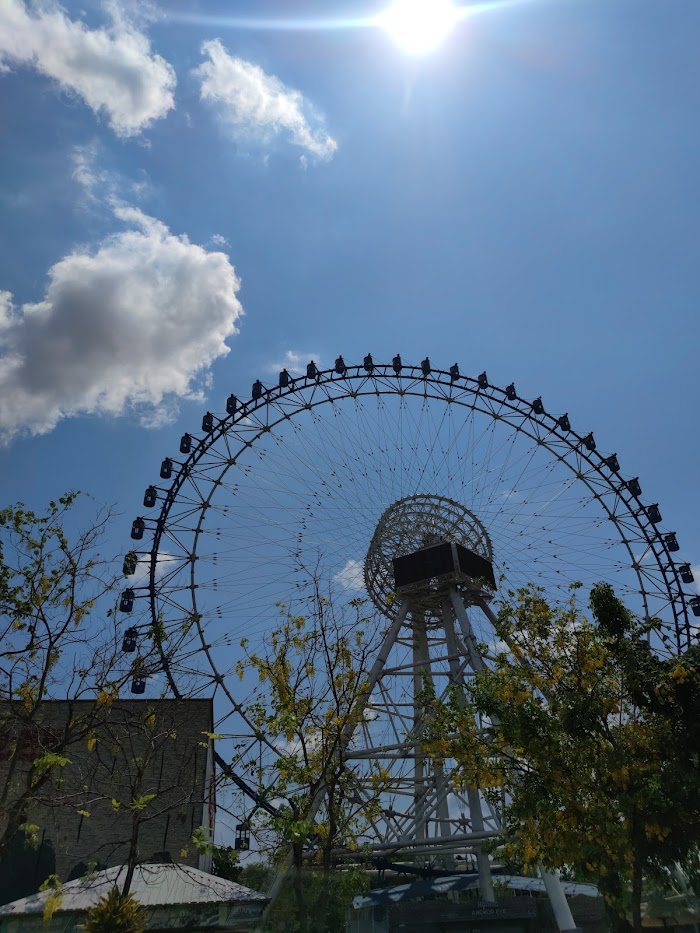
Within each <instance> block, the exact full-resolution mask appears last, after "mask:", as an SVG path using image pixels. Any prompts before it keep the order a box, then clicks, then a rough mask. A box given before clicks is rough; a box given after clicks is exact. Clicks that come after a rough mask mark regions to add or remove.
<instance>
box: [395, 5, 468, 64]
mask: <svg viewBox="0 0 700 933" xmlns="http://www.w3.org/2000/svg"><path fill="white" fill-rule="evenodd" d="M458 19H459V12H458V11H457V9H456V8H455V6H454V5H453V3H452V2H451V0H396V2H395V3H394V5H393V6H392V7H390V8H389V9H388V10H387V11H386V13H384V14H383V15H382V16H381V24H382V26H383V27H384V29H385V30H386V31H387V33H388V34H389V35H390V36H391V38H392V39H393V40H394V42H396V44H397V45H398V46H399V47H400V48H402V49H403V50H404V52H408V53H409V54H410V55H426V54H427V53H428V52H432V51H433V50H434V49H436V48H437V47H438V46H439V45H440V43H441V42H442V41H443V40H444V39H445V38H446V37H447V35H448V34H449V32H450V31H451V29H452V27H453V26H454V25H455V23H456V22H457V20H458Z"/></svg>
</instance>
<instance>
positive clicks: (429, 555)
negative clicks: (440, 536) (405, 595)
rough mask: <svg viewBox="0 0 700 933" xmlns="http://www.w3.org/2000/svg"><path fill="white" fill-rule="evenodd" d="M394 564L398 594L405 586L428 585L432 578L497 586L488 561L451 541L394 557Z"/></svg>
mask: <svg viewBox="0 0 700 933" xmlns="http://www.w3.org/2000/svg"><path fill="white" fill-rule="evenodd" d="M393 564H394V584H395V586H396V592H397V593H401V592H402V591H405V590H406V589H407V588H409V589H414V588H416V587H420V586H426V587H427V586H429V585H430V583H431V581H433V580H437V581H438V582H445V583H447V582H455V583H459V582H468V581H472V582H474V581H479V582H482V583H485V585H486V586H487V587H488V588H489V589H492V590H495V589H496V579H495V577H494V573H493V565H492V564H491V561H489V560H487V559H486V558H485V557H481V556H480V555H479V554H476V553H475V552H474V551H470V550H469V549H468V548H466V547H464V545H462V544H457V543H456V542H454V541H443V542H441V543H439V544H433V545H431V546H430V547H425V548H421V549H420V550H419V551H413V553H411V554H406V555H404V556H403V557H395V558H394V560H393Z"/></svg>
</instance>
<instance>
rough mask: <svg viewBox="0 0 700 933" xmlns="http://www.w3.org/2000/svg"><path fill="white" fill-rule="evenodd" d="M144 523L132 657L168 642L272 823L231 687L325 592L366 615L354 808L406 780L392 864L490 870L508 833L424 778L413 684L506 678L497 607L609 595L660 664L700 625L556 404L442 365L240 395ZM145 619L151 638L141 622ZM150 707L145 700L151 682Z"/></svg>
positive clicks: (130, 589)
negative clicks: (368, 656)
mask: <svg viewBox="0 0 700 933" xmlns="http://www.w3.org/2000/svg"><path fill="white" fill-rule="evenodd" d="M144 507H145V508H146V510H147V511H146V512H145V513H144V514H143V515H141V516H139V517H137V518H136V519H135V520H134V522H133V527H132V538H133V539H134V541H135V542H136V543H135V549H134V550H131V551H130V552H129V553H128V554H127V556H126V558H125V561H124V572H125V575H126V576H127V586H126V588H125V590H124V592H123V594H122V598H121V603H120V608H121V609H122V611H123V612H124V613H125V614H127V615H128V614H129V613H134V616H132V617H131V619H130V620H129V621H127V628H126V633H125V639H124V647H125V650H127V651H134V650H139V646H140V644H141V643H143V642H144V641H145V639H146V638H147V637H148V633H151V635H152V633H153V632H154V631H157V632H158V633H159V637H158V651H159V658H160V660H159V665H158V666H159V673H158V676H159V677H161V678H165V681H166V682H167V686H168V688H169V690H170V691H171V692H172V694H173V695H174V696H176V697H185V696H187V697H190V696H197V695H200V696H202V695H206V696H210V695H214V697H215V712H216V716H217V719H218V720H220V721H221V722H225V723H226V732H227V734H228V733H231V734H235V735H236V737H237V740H238V746H237V747H238V748H239V749H240V748H241V747H243V749H244V751H243V752H240V751H239V752H238V754H237V760H238V764H237V765H236V768H235V769H231V767H230V761H229V763H228V764H227V762H226V751H225V743H224V744H222V743H220V744H219V761H220V763H221V764H222V765H224V766H226V767H228V768H229V770H230V773H231V775H232V776H233V777H234V779H235V780H236V782H237V783H238V786H239V787H240V788H241V789H242V790H243V791H244V793H247V794H249V796H250V797H251V799H252V800H253V801H254V803H255V805H256V806H262V807H268V808H269V807H270V806H271V803H270V801H269V800H268V799H266V796H265V793H264V790H263V792H262V793H261V791H260V789H253V788H252V787H251V786H250V784H249V783H248V782H247V781H246V780H245V779H244V777H242V775H244V774H245V767H246V760H245V756H246V755H249V756H250V760H251V761H253V760H254V758H255V756H256V755H259V754H260V749H259V747H258V746H259V738H260V737H259V735H256V730H255V729H254V728H253V726H252V724H251V723H250V722H249V720H248V717H247V714H246V709H247V708H248V706H249V705H250V703H251V701H252V700H253V698H254V695H255V690H256V686H255V685H252V684H247V683H246V682H245V681H244V682H241V681H240V679H239V678H238V677H237V676H236V674H235V669H236V664H237V662H238V660H239V659H240V649H239V645H240V643H241V640H242V639H243V638H245V639H247V641H248V643H249V644H250V645H251V646H252V649H253V650H254V649H255V648H256V646H259V645H262V644H263V643H264V641H265V638H266V636H268V635H269V633H270V631H271V629H272V627H273V626H274V624H275V621H276V619H277V618H278V609H277V606H278V605H279V604H280V603H283V604H285V605H288V604H289V603H290V602H292V601H294V599H296V598H302V597H303V596H304V594H306V593H307V592H308V590H309V587H310V586H311V585H312V584H313V583H314V581H317V580H318V579H321V580H323V581H325V585H327V587H328V591H329V592H330V593H332V598H335V599H353V598H366V599H367V601H368V605H369V606H370V609H371V612H372V613H373V618H374V620H375V625H374V626H373V632H374V633H375V635H376V636H377V638H378V642H377V660H376V663H375V665H374V667H373V668H372V684H371V697H370V698H369V700H368V706H370V707H371V715H367V716H366V717H365V720H364V723H363V725H362V727H361V728H360V729H359V730H358V732H357V734H356V735H354V736H353V737H352V739H351V741H350V742H349V748H348V758H349V760H350V761H352V762H354V767H356V769H357V774H358V788H359V790H358V793H362V789H361V788H362V774H363V771H362V769H363V762H366V761H368V760H380V759H381V760H382V761H385V762H387V768H388V769H389V771H390V772H391V775H392V781H391V782H390V786H389V787H388V789H387V791H386V794H385V800H384V805H383V807H382V811H381V814H380V816H378V817H377V818H375V819H374V820H373V822H372V825H371V826H370V827H369V828H368V830H367V840H366V842H367V845H368V847H369V848H370V849H372V850H373V851H375V852H378V853H384V854H391V855H394V854H396V853H406V852H410V853H412V854H413V855H414V856H416V857H420V855H421V854H425V853H426V852H428V851H432V850H437V849H439V850H440V851H441V852H444V853H448V854H449V855H451V856H452V857H453V856H454V855H455V854H457V853H459V852H460V851H470V852H472V853H476V856H479V854H480V848H479V846H480V842H481V841H482V840H483V839H486V838H489V837H490V836H492V835H495V834H496V833H497V832H498V814H497V813H496V812H495V811H494V810H493V808H492V807H491V806H490V805H489V804H488V803H487V802H486V801H485V800H484V799H483V797H482V796H481V795H480V794H479V792H478V789H475V788H471V789H469V791H465V792H464V794H463V795H461V796H460V795H457V794H455V793H454V792H453V791H452V790H451V789H450V788H449V787H448V782H447V779H446V778H445V776H444V775H443V774H440V773H436V771H435V769H432V770H430V769H429V768H427V766H426V764H425V762H424V761H422V759H421V756H420V753H419V752H418V751H416V749H417V747H418V745H419V736H417V735H416V722H417V720H418V719H419V718H420V717H419V715H418V712H419V711H418V703H419V701H418V693H419V685H418V680H419V679H420V678H419V677H417V672H418V674H420V672H421V671H425V670H426V669H429V670H430V671H431V673H432V674H434V676H435V677H436V678H437V679H438V680H439V679H440V678H442V681H441V682H443V683H444V685H445V688H446V687H447V685H448V684H450V683H454V682H462V681H463V680H464V678H465V677H468V676H469V675H470V673H471V672H473V671H474V670H478V669H479V667H480V665H484V664H487V663H488V659H489V653H490V651H493V650H495V648H494V640H495V634H494V624H493V623H494V613H493V608H492V603H493V600H494V599H496V600H497V599H498V595H499V593H504V592H507V591H509V590H510V591H514V590H517V589H519V588H520V587H524V586H528V585H536V586H539V587H541V588H542V589H543V590H544V591H545V594H546V597H547V599H548V600H550V601H551V602H557V601H562V602H563V601H564V600H566V599H568V597H569V594H570V587H571V585H572V584H574V583H581V584H582V585H583V587H584V592H587V591H588V590H590V588H591V587H592V586H593V585H594V584H596V583H598V582H601V581H603V582H608V583H610V584H612V586H613V587H614V588H615V591H616V593H617V595H618V596H619V597H620V598H621V599H623V601H624V602H625V603H626V604H627V606H628V607H629V608H630V609H631V610H632V611H633V612H635V613H636V614H637V615H639V616H640V617H644V618H652V617H653V618H657V619H659V620H661V623H662V634H663V639H662V642H660V643H659V645H658V646H657V647H658V649H659V650H662V651H668V652H673V653H678V652H681V651H683V650H684V649H685V648H686V647H687V645H688V644H689V643H690V642H691V640H692V639H693V638H694V637H695V630H694V617H697V616H700V597H697V596H695V595H693V594H692V593H691V592H689V588H688V585H689V584H691V583H692V582H693V576H692V572H691V568H690V566H689V564H687V563H682V562H679V561H677V560H676V554H677V552H678V551H679V545H678V542H677V539H676V535H675V534H674V532H672V531H668V530H666V529H664V528H663V525H662V516H661V511H660V507H659V505H658V504H656V503H648V502H647V501H646V500H645V499H644V498H643V495H642V488H641V483H640V480H639V479H638V478H637V477H635V476H634V475H630V473H628V472H627V471H625V470H624V469H623V467H622V466H621V464H620V463H619V462H618V457H617V456H616V454H615V453H613V452H610V451H608V450H607V449H606V450H604V451H601V450H599V448H598V442H597V440H596V438H594V435H593V433H591V432H589V431H584V432H579V431H578V430H577V429H576V428H575V427H574V426H572V424H571V423H570V421H569V418H568V416H567V414H563V413H560V414H553V413H550V412H549V411H548V410H547V409H546V408H545V404H544V402H543V400H542V399H541V398H536V399H534V400H526V399H523V398H521V397H520V396H519V395H518V393H517V391H516V389H515V386H514V385H513V384H510V385H508V386H507V387H505V388H499V387H497V386H493V385H491V384H490V382H489V380H488V377H487V374H486V373H481V374H480V375H474V376H472V375H464V374H462V373H461V372H460V369H459V367H458V366H457V365H456V364H455V365H454V366H452V367H450V368H449V369H447V370H441V369H435V368H433V366H432V365H431V363H430V360H429V359H427V358H426V359H425V360H423V361H422V362H421V364H420V365H419V366H413V365H406V364H404V363H403V362H402V360H401V358H400V357H399V356H396V357H395V358H394V359H393V360H392V362H391V363H388V364H380V363H376V362H375V361H374V360H373V358H372V356H371V355H367V356H366V357H365V358H364V360H363V362H362V363H361V364H360V365H348V364H346V363H345V361H344V360H343V358H342V357H339V358H338V359H337V360H336V361H335V365H334V366H333V367H332V368H330V369H320V368H318V367H317V366H316V365H315V363H314V362H310V363H309V364H308V366H307V368H306V373H305V375H301V376H298V377H293V376H292V375H290V373H288V372H287V371H286V370H282V372H280V373H279V377H278V378H277V379H276V380H275V385H272V386H266V385H264V384H263V383H262V382H261V381H260V380H258V381H256V382H255V383H254V385H253V387H252V393H251V397H250V398H248V399H245V400H243V399H240V398H238V397H236V396H235V395H230V396H229V397H228V399H227V401H226V405H225V411H221V412H206V413H205V414H204V416H203V418H202V423H201V429H200V430H198V431H196V432H193V433H191V434H190V433H186V434H184V435H183V436H182V438H181V440H180V445H179V453H178V454H174V455H171V456H170V455H169V456H167V457H166V458H165V459H164V460H163V462H162V464H161V468H160V479H159V481H157V482H156V483H154V484H153V485H151V486H149V487H148V489H147V490H146V493H145V496H144ZM140 542H144V544H143V545H142V544H141V543H140ZM139 606H142V607H144V611H145V621H142V622H139V621H132V620H133V619H135V618H137V617H138V607H139ZM133 689H134V690H135V692H143V691H144V690H145V689H146V682H145V675H144V676H139V677H137V678H135V680H134V685H133ZM217 731H218V730H217ZM221 731H224V730H221ZM246 737H247V738H248V739H249V743H248V744H247V745H246ZM256 742H257V743H258V746H256ZM428 772H430V773H428ZM479 868H480V872H481V871H482V870H485V865H484V862H483V859H482V860H481V862H480V864H479Z"/></svg>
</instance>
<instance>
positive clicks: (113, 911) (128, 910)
mask: <svg viewBox="0 0 700 933" xmlns="http://www.w3.org/2000/svg"><path fill="white" fill-rule="evenodd" d="M82 929H83V931H84V933H143V931H144V930H145V929H146V917H145V914H144V910H143V908H142V907H141V905H140V904H139V903H138V901H137V900H135V899H134V898H133V897H132V896H131V895H130V894H121V893H120V892H119V891H118V890H117V888H112V889H111V891H109V893H108V894H107V895H106V896H105V897H102V898H100V901H99V903H98V904H96V905H95V906H94V907H90V908H89V910H88V911H87V913H86V915H85V923H84V925H83V927H82Z"/></svg>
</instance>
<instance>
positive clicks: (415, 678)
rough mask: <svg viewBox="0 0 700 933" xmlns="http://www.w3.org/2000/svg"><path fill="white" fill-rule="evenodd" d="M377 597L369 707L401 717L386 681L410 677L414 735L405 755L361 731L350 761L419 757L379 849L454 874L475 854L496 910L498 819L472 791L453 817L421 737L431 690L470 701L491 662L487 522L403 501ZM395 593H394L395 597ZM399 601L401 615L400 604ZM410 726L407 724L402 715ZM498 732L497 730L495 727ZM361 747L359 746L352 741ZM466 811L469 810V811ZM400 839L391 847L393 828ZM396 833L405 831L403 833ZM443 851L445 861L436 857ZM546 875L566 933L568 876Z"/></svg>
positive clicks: (432, 502) (389, 526)
mask: <svg viewBox="0 0 700 933" xmlns="http://www.w3.org/2000/svg"><path fill="white" fill-rule="evenodd" d="M364 574H365V584H366V586H367V591H368V593H369V595H370V598H371V599H372V601H373V602H374V604H375V605H376V606H377V608H378V609H380V611H381V612H382V614H383V615H384V616H386V617H387V618H388V619H389V620H391V623H390V625H389V626H388V628H387V631H386V633H385V636H384V639H383V642H382V645H381V648H380V650H379V652H378V654H377V658H376V661H375V664H374V666H373V668H372V671H371V674H370V677H369V682H368V685H367V688H366V691H365V694H364V696H363V698H361V701H360V702H363V703H364V704H365V705H368V704H369V700H370V697H371V696H373V695H374V697H375V699H374V700H373V701H372V702H371V707H372V709H373V710H374V711H375V712H378V711H380V710H381V711H382V714H383V715H384V716H387V717H391V716H392V714H393V715H400V713H399V711H398V710H397V709H394V710H393V711H392V709H391V704H383V703H382V701H381V699H379V697H381V696H383V695H385V693H386V694H389V693H391V695H395V694H396V691H384V690H383V689H382V687H383V681H384V679H385V678H386V677H391V676H396V675H397V674H404V675H406V674H408V675H409V677H410V680H411V683H412V709H411V714H410V721H411V724H412V728H411V731H410V734H409V735H407V736H406V740H405V744H404V745H403V747H400V746H401V743H398V744H399V748H398V749H397V748H396V746H394V745H388V744H386V743H384V744H383V745H382V744H378V743H374V742H373V741H372V730H371V728H368V727H364V728H361V731H362V732H363V738H364V742H362V743H360V742H359V741H357V738H358V736H357V735H356V736H355V737H354V738H353V737H352V736H349V737H348V739H349V741H348V743H347V744H348V748H347V751H346V757H347V759H348V760H349V762H352V760H353V758H355V759H358V760H359V759H366V758H367V757H370V756H371V757H372V758H374V759H375V760H377V761H382V760H384V761H385V762H387V763H389V762H392V761H394V760H395V759H396V757H397V752H398V757H399V758H400V757H404V758H405V757H408V756H409V755H412V756H413V773H412V783H413V786H412V792H411V793H409V796H408V798H407V799H408V803H407V804H406V805H405V807H404V809H403V812H402V813H401V814H398V813H395V812H391V813H388V814H386V829H385V830H384V832H382V830H381V829H380V828H379V827H376V826H375V827H374V828H375V832H377V830H378V832H377V835H378V836H379V838H385V839H386V842H385V843H384V844H383V845H382V844H380V845H373V846H371V847H372V848H374V849H378V850H380V851H382V850H383V851H391V850H392V849H393V851H395V852H399V851H405V852H411V853H413V854H414V855H415V856H416V857H419V856H421V855H426V854H430V855H433V856H437V857H438V858H439V859H440V860H441V861H442V863H443V865H444V867H446V868H449V867H454V858H455V856H456V855H460V854H461V855H464V854H465V853H468V854H473V855H474V856H475V859H476V865H477V869H478V876H479V890H480V894H481V897H482V899H483V900H484V901H488V902H493V901H494V900H495V897H494V889H493V881H492V877H491V863H490V859H489V857H488V855H487V853H486V852H484V851H483V848H482V846H483V843H484V842H485V841H487V840H488V839H490V838H494V837H496V836H497V835H498V834H499V833H500V830H501V824H500V819H499V815H498V813H497V812H496V810H495V808H494V807H493V806H491V805H490V804H489V803H488V802H487V801H486V800H485V799H484V798H483V797H482V794H481V793H480V790H479V788H478V787H475V786H471V787H468V788H467V789H466V792H465V793H464V794H463V800H462V804H466V810H467V813H468V816H464V815H462V816H461V817H459V818H457V817H456V816H455V815H454V814H450V806H449V802H450V796H451V795H452V794H453V791H452V788H451V784H450V779H449V776H448V775H447V774H446V773H445V770H444V767H443V766H442V765H441V764H440V763H439V762H434V761H430V760H427V759H426V756H425V754H424V753H423V751H422V750H421V739H422V735H423V733H424V732H425V729H426V727H427V726H428V724H429V712H428V711H427V710H426V708H425V698H424V690H425V688H426V685H430V686H431V688H433V689H435V686H436V685H437V684H438V683H440V682H441V681H442V682H445V683H446V685H447V686H449V688H451V689H454V688H457V692H456V698H457V702H460V698H461V702H463V703H466V696H465V694H464V692H463V691H464V688H465V686H466V681H467V679H468V678H469V677H470V676H472V675H473V674H478V673H481V672H483V671H484V670H485V669H486V662H485V660H484V657H483V655H482V651H481V649H480V646H479V643H478V641H477V638H476V636H475V633H474V629H473V627H472V624H471V622H470V618H469V612H468V610H470V609H472V610H477V611H480V612H482V613H484V615H485V616H486V617H487V619H488V620H489V622H490V623H491V625H493V624H494V623H495V622H496V617H495V615H494V613H493V611H492V609H491V608H490V605H489V603H490V601H491V600H492V598H493V595H494V593H495V590H496V581H495V578H494V573H493V565H492V552H491V542H490V539H489V536H488V533H487V532H486V529H485V528H484V527H483V525H482V524H481V522H479V520H478V519H477V518H476V516H474V515H473V514H472V513H470V512H468V510H466V509H465V508H464V507H462V506H460V505H459V504H458V503H456V502H453V501H451V500H447V499H445V498H444V497H439V496H416V497H409V498H408V499H405V500H400V501H398V502H396V503H394V505H392V506H391V507H390V508H389V509H388V510H387V511H386V512H385V513H384V515H383V516H382V517H381V519H380V521H379V524H378V526H377V530H376V532H375V535H374V537H373V539H372V543H371V544H370V548H369V551H368V553H367V557H366V560H365V567H364ZM394 594H395V595H394ZM397 599H398V608H396V600H397ZM402 644H403V645H410V661H409V662H408V663H409V666H410V670H401V669H400V668H398V667H394V668H393V669H392V667H391V666H390V664H391V658H392V657H393V656H395V655H396V654H397V653H398V652H397V649H400V647H401V645H402ZM403 718H404V719H405V718H406V717H405V716H404V717H403ZM493 725H497V723H493ZM350 739H352V741H350ZM463 813H464V811H463ZM392 827H393V829H394V834H395V839H394V841H393V845H392V840H391V829H392ZM397 828H398V829H399V831H398V832H397ZM437 853H439V855H437ZM540 873H541V876H542V879H543V881H544V885H545V888H546V891H547V894H548V896H549V899H550V902H551V904H552V908H553V911H554V914H555V918H556V920H557V924H558V926H559V929H560V930H561V931H571V930H574V929H575V924H574V920H573V917H572V915H571V911H570V908H569V905H568V903H567V901H566V897H565V895H564V893H563V888H562V885H561V881H560V879H559V876H558V875H557V874H555V873H552V872H549V871H547V870H546V869H545V868H544V867H543V866H541V867H540Z"/></svg>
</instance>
